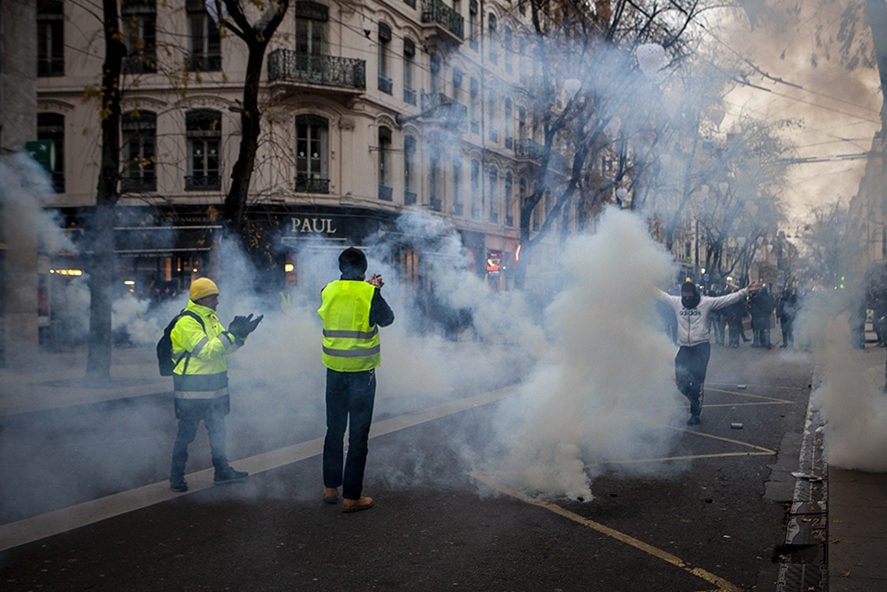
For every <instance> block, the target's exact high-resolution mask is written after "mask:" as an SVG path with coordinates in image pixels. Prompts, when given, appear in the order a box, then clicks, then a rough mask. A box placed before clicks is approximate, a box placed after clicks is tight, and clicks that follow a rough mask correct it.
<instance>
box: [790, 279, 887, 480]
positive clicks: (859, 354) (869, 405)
mask: <svg viewBox="0 0 887 592" xmlns="http://www.w3.org/2000/svg"><path fill="white" fill-rule="evenodd" d="M853 304H854V302H853V300H852V298H849V297H848V296H847V294H846V293H844V292H843V291H839V290H835V291H833V293H831V294H825V295H819V296H817V297H814V298H811V299H809V303H808V304H805V308H804V313H803V314H804V316H803V317H802V318H800V319H799V321H802V326H803V330H804V334H805V340H806V341H807V342H808V343H810V344H811V345H812V346H813V353H814V357H815V360H816V366H817V371H818V373H819V375H820V376H821V379H822V381H821V384H819V385H818V386H817V388H816V390H815V391H814V392H813V393H812V395H811V396H812V397H813V398H814V404H815V405H818V407H819V408H820V410H821V411H822V416H823V418H824V419H825V421H826V428H825V445H826V457H827V460H828V462H829V464H830V465H833V466H836V467H843V468H847V469H856V470H862V471H871V472H883V471H887V430H885V429H884V425H885V424H887V394H885V392H884V386H885V362H884V354H883V353H882V350H881V349H880V348H878V349H875V350H872V349H868V350H860V349H854V348H852V347H851V330H850V307H852V306H853Z"/></svg>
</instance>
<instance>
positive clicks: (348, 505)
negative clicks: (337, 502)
mask: <svg viewBox="0 0 887 592" xmlns="http://www.w3.org/2000/svg"><path fill="white" fill-rule="evenodd" d="M372 507H373V498H371V497H366V496H363V497H359V498H357V499H348V498H345V499H343V500H342V511H343V512H360V511H361V510H369V509H370V508H372Z"/></svg>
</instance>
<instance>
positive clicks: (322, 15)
mask: <svg viewBox="0 0 887 592" xmlns="http://www.w3.org/2000/svg"><path fill="white" fill-rule="evenodd" d="M295 8H296V53H297V54H298V55H300V56H319V55H323V54H324V53H325V51H326V23H327V21H328V20H329V9H328V8H327V7H326V6H324V5H323V4H318V3H316V2H296V6H295Z"/></svg>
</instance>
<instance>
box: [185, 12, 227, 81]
mask: <svg viewBox="0 0 887 592" xmlns="http://www.w3.org/2000/svg"><path fill="white" fill-rule="evenodd" d="M187 9H188V27H189V30H190V32H191V36H190V39H189V42H190V53H189V55H188V63H187V65H188V69H189V70H193V71H196V72H214V71H218V70H221V69H222V42H221V38H220V36H219V27H218V26H217V25H216V23H215V21H214V20H213V19H212V17H211V16H210V15H209V13H208V12H207V11H206V2H205V1H204V0H188V3H187Z"/></svg>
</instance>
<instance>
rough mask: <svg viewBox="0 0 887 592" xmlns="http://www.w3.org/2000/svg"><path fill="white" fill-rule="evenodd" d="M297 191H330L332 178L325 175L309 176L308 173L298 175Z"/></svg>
mask: <svg viewBox="0 0 887 592" xmlns="http://www.w3.org/2000/svg"><path fill="white" fill-rule="evenodd" d="M296 192H297V193H329V192H330V180H329V179H324V178H323V177H309V176H308V175H296Z"/></svg>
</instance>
